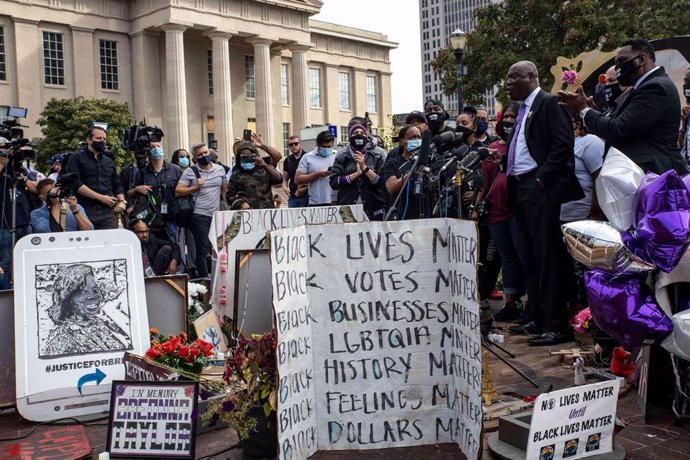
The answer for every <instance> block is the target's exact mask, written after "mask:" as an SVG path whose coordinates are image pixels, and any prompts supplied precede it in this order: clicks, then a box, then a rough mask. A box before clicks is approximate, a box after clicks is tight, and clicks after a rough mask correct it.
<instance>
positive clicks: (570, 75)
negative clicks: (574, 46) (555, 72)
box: [561, 70, 577, 85]
mask: <svg viewBox="0 0 690 460" xmlns="http://www.w3.org/2000/svg"><path fill="white" fill-rule="evenodd" d="M561 81H564V82H566V83H567V84H569V85H574V84H576V83H577V72H576V71H574V70H565V71H563V75H561Z"/></svg>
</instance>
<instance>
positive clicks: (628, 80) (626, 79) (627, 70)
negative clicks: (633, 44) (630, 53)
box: [616, 55, 642, 86]
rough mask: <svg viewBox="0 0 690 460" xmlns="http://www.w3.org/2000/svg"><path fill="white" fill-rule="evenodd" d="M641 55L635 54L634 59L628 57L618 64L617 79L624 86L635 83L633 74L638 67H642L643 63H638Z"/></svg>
mask: <svg viewBox="0 0 690 460" xmlns="http://www.w3.org/2000/svg"><path fill="white" fill-rule="evenodd" d="M640 56H641V55H640ZM640 56H635V57H634V58H632V59H628V60H627V61H625V62H621V63H620V64H617V65H616V79H617V80H618V83H619V84H621V85H623V86H632V85H633V84H635V80H636V79H635V77H634V76H633V74H634V73H635V72H637V69H639V68H640V67H642V64H637V63H636V61H637V60H638V59H639V58H640Z"/></svg>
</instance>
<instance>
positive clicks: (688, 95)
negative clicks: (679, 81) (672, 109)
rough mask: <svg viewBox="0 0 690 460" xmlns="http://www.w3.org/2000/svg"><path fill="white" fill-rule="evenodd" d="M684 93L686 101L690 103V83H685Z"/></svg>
mask: <svg viewBox="0 0 690 460" xmlns="http://www.w3.org/2000/svg"><path fill="white" fill-rule="evenodd" d="M683 94H685V101H686V102H687V103H688V104H690V83H686V84H684V85H683Z"/></svg>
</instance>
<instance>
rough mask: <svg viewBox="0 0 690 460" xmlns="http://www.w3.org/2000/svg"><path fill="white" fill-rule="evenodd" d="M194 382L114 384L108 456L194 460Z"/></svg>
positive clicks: (196, 387) (195, 399)
mask: <svg viewBox="0 0 690 460" xmlns="http://www.w3.org/2000/svg"><path fill="white" fill-rule="evenodd" d="M198 392H199V384H198V383H197V382H129V381H114V382H113V386H112V395H111V399H110V404H111V409H110V423H109V425H110V426H109V427H108V443H107V445H106V447H107V450H108V451H109V452H110V456H111V457H124V458H132V457H138V456H146V457H156V458H189V459H193V458H194V439H195V433H196V415H195V413H196V402H197V394H198Z"/></svg>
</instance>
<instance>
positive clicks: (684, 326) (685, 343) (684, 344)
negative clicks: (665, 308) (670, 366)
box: [661, 310, 690, 361]
mask: <svg viewBox="0 0 690 460" xmlns="http://www.w3.org/2000/svg"><path fill="white" fill-rule="evenodd" d="M671 321H672V322H673V332H671V334H669V336H668V337H666V338H665V339H664V341H663V342H661V346H662V347H664V348H665V349H666V351H668V352H669V353H671V354H672V355H675V356H678V357H679V358H681V359H684V360H686V361H690V310H685V311H681V312H679V313H676V314H675V315H673V317H672V318H671Z"/></svg>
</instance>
